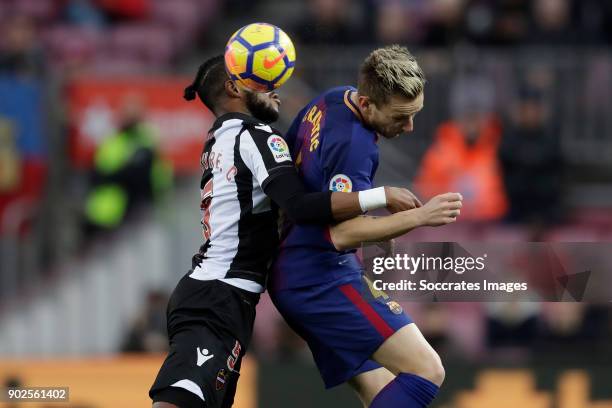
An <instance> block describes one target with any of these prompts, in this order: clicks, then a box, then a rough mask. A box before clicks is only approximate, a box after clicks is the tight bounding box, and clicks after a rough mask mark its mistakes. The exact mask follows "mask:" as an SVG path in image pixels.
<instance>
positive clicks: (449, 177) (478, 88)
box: [415, 78, 508, 221]
mask: <svg viewBox="0 0 612 408" xmlns="http://www.w3.org/2000/svg"><path fill="white" fill-rule="evenodd" d="M451 105H452V106H451V111H453V112H454V114H453V116H454V118H453V119H452V120H450V121H448V122H446V123H443V124H441V125H440V126H439V127H438V129H437V130H436V134H435V136H434V142H433V144H432V146H431V147H430V148H429V150H428V151H427V152H426V153H425V157H424V158H423V161H422V163H421V167H420V169H419V171H418V174H417V178H416V180H415V188H416V190H417V191H418V192H419V193H420V194H421V195H423V197H425V198H430V197H433V196H434V195H436V194H441V193H444V192H449V191H452V192H459V193H461V194H462V195H463V208H462V209H461V219H462V220H471V221H492V220H498V219H500V218H502V217H503V216H504V215H505V214H506V211H507V207H508V204H507V201H506V195H505V192H504V189H503V180H502V176H501V171H500V166H499V162H498V159H497V149H498V146H499V142H500V137H501V129H500V125H499V123H498V120H497V119H496V117H495V115H494V113H493V94H492V88H491V86H490V83H488V81H486V80H483V79H480V78H468V79H464V80H459V81H458V82H456V83H455V84H454V87H453V90H452V92H451Z"/></svg>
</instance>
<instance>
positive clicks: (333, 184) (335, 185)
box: [329, 174, 353, 193]
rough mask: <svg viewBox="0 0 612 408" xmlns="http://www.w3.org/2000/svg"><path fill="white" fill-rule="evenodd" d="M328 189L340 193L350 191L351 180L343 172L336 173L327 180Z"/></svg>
mask: <svg viewBox="0 0 612 408" xmlns="http://www.w3.org/2000/svg"><path fill="white" fill-rule="evenodd" d="M329 189H330V190H331V191H337V192H340V193H350V192H351V191H353V182H352V181H351V179H350V178H349V177H348V176H347V175H345V174H336V175H335V176H334V177H332V179H331V181H330V182H329Z"/></svg>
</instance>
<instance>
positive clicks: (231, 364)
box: [227, 340, 242, 371]
mask: <svg viewBox="0 0 612 408" xmlns="http://www.w3.org/2000/svg"><path fill="white" fill-rule="evenodd" d="M241 350H242V346H241V345H240V343H239V342H238V340H236V343H235V344H234V348H233V349H232V354H231V355H230V356H229V357H228V358H227V368H228V369H229V370H230V371H234V370H235V368H236V364H237V363H238V361H239V359H240V351H241Z"/></svg>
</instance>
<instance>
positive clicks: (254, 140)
mask: <svg viewBox="0 0 612 408" xmlns="http://www.w3.org/2000/svg"><path fill="white" fill-rule="evenodd" d="M240 157H241V158H242V160H243V162H244V164H245V165H246V166H247V167H248V169H249V170H250V171H251V173H253V176H254V177H255V178H256V179H257V182H258V183H259V185H260V186H261V187H262V188H265V186H266V184H267V183H269V182H270V180H272V179H273V178H275V177H277V176H279V175H281V174H283V173H285V172H292V171H295V169H294V167H293V161H292V160H291V154H290V153H289V146H288V145H287V142H286V141H285V139H284V138H283V137H282V136H281V135H280V133H278V132H266V131H258V130H255V131H253V130H247V131H244V132H243V133H242V134H241V135H240Z"/></svg>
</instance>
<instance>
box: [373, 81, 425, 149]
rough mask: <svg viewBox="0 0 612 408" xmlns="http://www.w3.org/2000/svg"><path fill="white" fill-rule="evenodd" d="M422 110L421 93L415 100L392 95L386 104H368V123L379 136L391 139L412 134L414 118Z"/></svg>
mask: <svg viewBox="0 0 612 408" xmlns="http://www.w3.org/2000/svg"><path fill="white" fill-rule="evenodd" d="M421 109H423V93H422V92H421V93H420V94H419V96H417V97H416V98H415V99H412V100H411V99H407V98H405V97H402V96H398V95H393V96H392V97H391V98H389V100H388V101H387V103H385V104H381V106H376V105H375V104H370V109H369V111H370V112H369V114H368V116H369V117H368V123H369V125H370V126H371V127H372V128H373V129H374V130H375V131H376V132H378V133H379V134H380V135H382V136H383V137H385V138H387V139H392V138H394V137H397V136H399V135H400V134H402V133H407V132H412V129H413V127H414V116H415V115H416V114H417V113H418V112H419V111H420V110H421Z"/></svg>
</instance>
